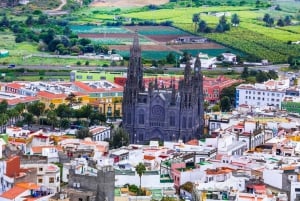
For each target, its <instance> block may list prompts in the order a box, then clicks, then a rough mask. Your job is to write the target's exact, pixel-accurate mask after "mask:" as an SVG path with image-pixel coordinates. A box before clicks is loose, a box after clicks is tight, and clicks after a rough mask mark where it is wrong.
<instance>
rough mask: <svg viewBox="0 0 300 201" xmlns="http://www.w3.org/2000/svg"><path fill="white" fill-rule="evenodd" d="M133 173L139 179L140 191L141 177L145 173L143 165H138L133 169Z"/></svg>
mask: <svg viewBox="0 0 300 201" xmlns="http://www.w3.org/2000/svg"><path fill="white" fill-rule="evenodd" d="M135 171H136V173H137V174H138V175H139V177H140V191H141V189H142V175H143V174H144V173H145V172H146V167H145V165H144V164H143V163H139V164H138V165H137V166H136V167H135Z"/></svg>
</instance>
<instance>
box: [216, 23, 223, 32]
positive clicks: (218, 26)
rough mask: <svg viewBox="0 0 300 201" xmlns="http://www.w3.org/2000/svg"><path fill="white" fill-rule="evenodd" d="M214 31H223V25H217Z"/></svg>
mask: <svg viewBox="0 0 300 201" xmlns="http://www.w3.org/2000/svg"><path fill="white" fill-rule="evenodd" d="M216 32H218V33H223V32H224V27H223V25H222V24H218V25H217V27H216Z"/></svg>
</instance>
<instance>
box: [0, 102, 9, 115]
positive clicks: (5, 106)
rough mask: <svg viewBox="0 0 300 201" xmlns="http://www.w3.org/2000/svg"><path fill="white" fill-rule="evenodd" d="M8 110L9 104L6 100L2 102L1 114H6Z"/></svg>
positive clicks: (0, 104)
mask: <svg viewBox="0 0 300 201" xmlns="http://www.w3.org/2000/svg"><path fill="white" fill-rule="evenodd" d="M7 108H8V103H7V101H6V100H2V101H1V102H0V113H1V114H2V113H5V112H6V111H7Z"/></svg>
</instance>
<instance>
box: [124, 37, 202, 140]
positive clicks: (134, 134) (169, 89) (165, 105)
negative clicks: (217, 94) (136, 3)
mask: <svg viewBox="0 0 300 201" xmlns="http://www.w3.org/2000/svg"><path fill="white" fill-rule="evenodd" d="M187 61H189V59H187ZM158 85H159V83H158V82H157V79H155V81H154V83H150V84H149V86H148V87H147V89H145V86H144V82H143V66H142V58H141V47H140V45H139V41H138V35H137V34H136V35H135V37H134V40H133V45H132V47H131V48H130V60H129V67H128V72H127V80H126V85H125V87H124V93H123V106H122V108H123V115H122V117H123V128H124V129H125V130H126V131H127V132H128V133H129V135H130V143H136V144H144V143H147V142H149V141H150V140H160V141H177V140H183V141H184V142H185V141H188V140H191V139H194V138H199V137H200V136H201V135H202V134H203V124H204V112H203V111H204V110H203V102H204V97H203V76H202V74H201V62H200V59H199V57H198V58H197V59H196V62H195V66H194V72H193V70H192V68H191V64H190V63H189V62H186V67H185V70H184V79H183V80H181V81H180V82H179V86H178V89H176V88H175V83H174V82H173V81H171V83H170V86H162V87H158Z"/></svg>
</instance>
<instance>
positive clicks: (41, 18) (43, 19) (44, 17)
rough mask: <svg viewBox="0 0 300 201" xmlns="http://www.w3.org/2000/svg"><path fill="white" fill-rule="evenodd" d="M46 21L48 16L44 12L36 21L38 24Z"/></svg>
mask: <svg viewBox="0 0 300 201" xmlns="http://www.w3.org/2000/svg"><path fill="white" fill-rule="evenodd" d="M47 21H48V16H47V15H44V14H41V15H40V16H39V18H38V21H37V22H38V23H39V24H46V23H47Z"/></svg>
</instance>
